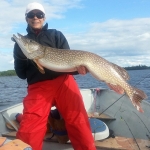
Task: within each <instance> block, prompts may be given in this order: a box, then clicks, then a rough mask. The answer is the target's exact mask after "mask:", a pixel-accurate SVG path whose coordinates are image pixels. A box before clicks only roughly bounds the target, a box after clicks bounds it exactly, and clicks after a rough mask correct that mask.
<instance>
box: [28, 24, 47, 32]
mask: <svg viewBox="0 0 150 150" xmlns="http://www.w3.org/2000/svg"><path fill="white" fill-rule="evenodd" d="M47 29H48V23H46V24H45V25H44V26H43V28H42V29H41V31H44V30H47ZM26 31H27V32H28V33H35V32H34V30H33V29H32V28H31V27H30V26H29V25H28V26H27V29H26Z"/></svg>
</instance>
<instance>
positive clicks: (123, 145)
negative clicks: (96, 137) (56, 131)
mask: <svg viewBox="0 0 150 150" xmlns="http://www.w3.org/2000/svg"><path fill="white" fill-rule="evenodd" d="M2 136H3V137H7V139H8V140H13V139H15V137H16V131H13V132H9V133H5V134H2ZM51 136H52V134H51V133H49V134H47V135H46V136H45V139H44V145H43V150H47V149H49V148H51V149H55V150H73V147H72V145H71V143H66V144H60V143H58V142H57V139H56V137H53V138H52V139H51V140H47V138H49V137H51ZM137 143H138V144H137ZM95 145H96V148H97V150H148V149H150V148H148V147H150V141H149V140H142V139H136V141H135V140H134V139H132V138H125V137H115V138H107V139H105V140H101V141H95Z"/></svg>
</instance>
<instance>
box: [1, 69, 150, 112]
mask: <svg viewBox="0 0 150 150" xmlns="http://www.w3.org/2000/svg"><path fill="white" fill-rule="evenodd" d="M128 73H129V75H130V80H129V83H130V84H131V85H133V86H135V87H137V88H140V89H141V90H143V91H145V93H146V94H147V95H148V97H149V98H148V100H147V101H149V102H150V70H131V71H128ZM74 77H75V79H76V81H77V83H78V85H79V87H80V88H95V87H96V88H97V87H102V88H108V87H107V86H106V84H105V83H103V82H100V81H97V80H96V79H94V78H93V77H92V76H91V75H90V74H87V75H85V76H81V75H76V76H74ZM26 89H27V83H26V80H22V79H19V78H18V77H17V76H10V77H0V110H2V109H4V108H5V107H8V106H11V105H13V104H17V103H19V102H22V100H23V98H24V97H25V96H26V94H27V92H26Z"/></svg>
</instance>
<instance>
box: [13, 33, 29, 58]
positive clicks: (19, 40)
mask: <svg viewBox="0 0 150 150" xmlns="http://www.w3.org/2000/svg"><path fill="white" fill-rule="evenodd" d="M17 35H18V37H17V36H16V35H15V34H13V37H12V38H11V39H12V41H14V42H16V43H17V44H18V45H19V47H20V49H21V51H22V52H23V54H24V55H25V56H26V57H27V58H29V59H32V57H30V55H29V52H28V51H27V48H26V46H25V43H26V41H24V38H23V36H22V35H21V34H19V33H17Z"/></svg>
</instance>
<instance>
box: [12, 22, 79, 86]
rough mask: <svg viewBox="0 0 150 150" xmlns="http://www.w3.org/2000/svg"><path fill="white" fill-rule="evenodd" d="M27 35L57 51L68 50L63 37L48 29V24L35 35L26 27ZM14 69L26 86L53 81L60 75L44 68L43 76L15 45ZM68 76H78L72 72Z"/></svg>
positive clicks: (58, 32) (59, 33)
mask: <svg viewBox="0 0 150 150" xmlns="http://www.w3.org/2000/svg"><path fill="white" fill-rule="evenodd" d="M27 32H28V34H27V35H26V37H28V38H30V39H32V40H34V41H36V42H38V43H40V44H42V45H45V46H50V47H53V48H59V49H70V48H69V45H68V42H67V40H66V38H65V36H64V35H63V34H62V33H61V32H60V31H57V30H55V29H48V24H45V26H43V28H42V30H41V31H40V33H39V34H38V35H37V34H36V33H35V31H33V30H32V29H31V28H30V27H29V26H28V27H27ZM14 68H15V71H16V73H17V75H18V77H19V78H21V79H27V82H28V84H34V83H37V82H40V81H45V80H53V79H55V78H57V77H58V76H60V75H62V74H68V73H62V72H55V71H51V70H48V69H46V68H44V70H45V74H42V73H41V72H40V71H39V70H38V68H37V66H36V64H35V63H34V62H33V61H32V60H29V59H27V58H26V56H25V55H24V54H23V53H22V51H21V49H20V47H19V46H18V44H17V43H15V45H14ZM69 74H78V72H73V73H69Z"/></svg>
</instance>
